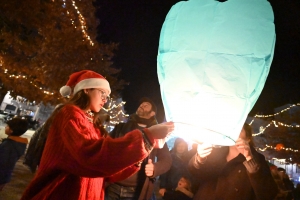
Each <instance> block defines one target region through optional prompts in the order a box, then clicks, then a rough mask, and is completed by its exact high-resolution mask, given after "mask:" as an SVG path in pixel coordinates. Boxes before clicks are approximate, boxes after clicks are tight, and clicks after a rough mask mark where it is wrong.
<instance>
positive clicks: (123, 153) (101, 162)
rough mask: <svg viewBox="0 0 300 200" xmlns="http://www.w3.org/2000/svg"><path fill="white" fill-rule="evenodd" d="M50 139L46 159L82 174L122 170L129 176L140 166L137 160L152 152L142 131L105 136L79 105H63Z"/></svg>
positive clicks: (54, 123)
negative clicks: (119, 136)
mask: <svg viewBox="0 0 300 200" xmlns="http://www.w3.org/2000/svg"><path fill="white" fill-rule="evenodd" d="M47 140H48V141H47V144H46V147H45V155H43V158H42V160H43V161H44V162H48V166H53V167H54V168H59V169H61V170H65V171H67V172H69V173H73V174H76V175H78V176H85V177H99V176H100V177H108V176H112V175H114V174H116V173H118V172H121V171H124V172H127V173H125V175H124V176H129V175H131V174H132V173H134V172H136V171H138V170H139V168H138V167H137V166H135V164H136V163H137V162H139V161H141V160H143V159H144V158H145V157H147V156H148V153H147V151H146V149H145V147H144V141H143V138H142V134H141V132H140V131H138V130H134V131H131V132H130V133H128V134H126V135H125V136H124V137H122V138H117V139H112V138H111V137H107V138H103V137H101V133H100V132H99V131H98V129H97V130H95V128H94V126H93V124H92V123H89V122H88V121H87V120H86V118H85V115H84V113H83V112H82V111H81V110H80V109H79V108H77V107H75V106H65V107H64V108H62V110H61V111H60V112H59V113H58V115H57V116H56V118H55V119H54V121H53V124H52V127H51V129H50V132H49V135H48V139H47ZM45 160H46V161H45ZM41 167H42V166H41Z"/></svg>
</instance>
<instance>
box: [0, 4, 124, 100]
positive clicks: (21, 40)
mask: <svg viewBox="0 0 300 200" xmlns="http://www.w3.org/2000/svg"><path fill="white" fill-rule="evenodd" d="M96 9H97V8H96V7H95V6H94V5H93V2H92V1H89V0H81V1H78V0H77V1H71V0H22V1H18V0H9V1H6V0H0V81H1V83H2V87H1V93H6V91H8V90H10V91H11V95H12V96H13V97H16V95H20V96H22V97H25V98H26V99H28V100H29V101H34V100H35V101H36V102H40V101H43V102H45V103H52V104H56V103H59V102H61V101H62V99H61V98H60V95H59V92H58V91H59V88H60V87H61V86H63V85H65V83H66V82H67V80H68V76H69V75H70V74H71V73H73V72H75V71H79V70H83V69H90V70H94V71H96V72H98V73H100V74H102V75H104V76H105V77H106V78H107V79H108V81H109V82H110V84H111V88H112V91H113V92H114V93H113V95H117V92H118V91H120V90H121V89H122V88H123V85H124V82H123V81H122V80H121V81H120V80H118V79H117V75H118V72H119V71H120V70H118V69H115V68H113V67H112V60H111V59H112V57H113V56H114V51H115V50H116V49H117V47H118V45H117V44H116V43H107V44H102V43H98V42H97V41H96V36H97V34H96V29H97V25H98V23H97V19H96V17H95V11H96ZM3 96H4V95H3ZM3 96H2V97H3Z"/></svg>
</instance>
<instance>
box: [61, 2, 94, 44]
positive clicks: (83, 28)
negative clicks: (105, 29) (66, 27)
mask: <svg viewBox="0 0 300 200" xmlns="http://www.w3.org/2000/svg"><path fill="white" fill-rule="evenodd" d="M63 2H64V3H63V7H64V8H66V0H63ZM72 6H73V7H74V9H75V12H76V13H77V14H78V19H79V23H80V28H81V32H82V34H83V37H84V38H85V39H87V40H88V41H89V44H90V45H91V46H94V42H93V41H92V39H91V37H90V36H89V35H88V33H87V27H86V20H85V18H84V17H83V15H82V14H81V12H80V11H79V9H78V7H77V6H76V2H75V1H72ZM67 14H68V15H70V12H69V10H67ZM70 21H71V23H72V25H73V26H74V28H75V29H76V28H77V26H76V25H75V20H74V19H72V18H70Z"/></svg>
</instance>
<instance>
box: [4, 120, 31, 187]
mask: <svg viewBox="0 0 300 200" xmlns="http://www.w3.org/2000/svg"><path fill="white" fill-rule="evenodd" d="M6 124H7V126H6V127H5V134H6V135H8V137H7V138H6V139H3V141H2V143H1V144H0V191H2V189H3V187H4V185H5V184H6V183H8V182H9V181H10V179H11V175H12V172H13V169H14V167H15V164H16V162H17V161H18V160H19V158H20V157H21V156H22V155H23V154H24V153H25V150H26V146H27V143H28V140H27V138H22V137H20V136H21V135H23V134H24V133H25V132H26V131H27V129H28V123H27V121H26V120H24V119H21V118H13V119H11V120H9V121H7V122H6Z"/></svg>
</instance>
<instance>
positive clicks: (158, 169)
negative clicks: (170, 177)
mask: <svg viewBox="0 0 300 200" xmlns="http://www.w3.org/2000/svg"><path fill="white" fill-rule="evenodd" d="M152 153H154V152H152ZM152 153H151V154H152ZM150 157H151V155H150ZM156 158H157V162H155V163H154V174H153V177H157V176H159V175H161V174H163V173H165V172H167V171H168V170H169V169H170V168H171V165H172V158H171V154H170V151H169V148H168V146H167V144H166V143H165V144H164V146H163V148H161V149H156Z"/></svg>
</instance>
